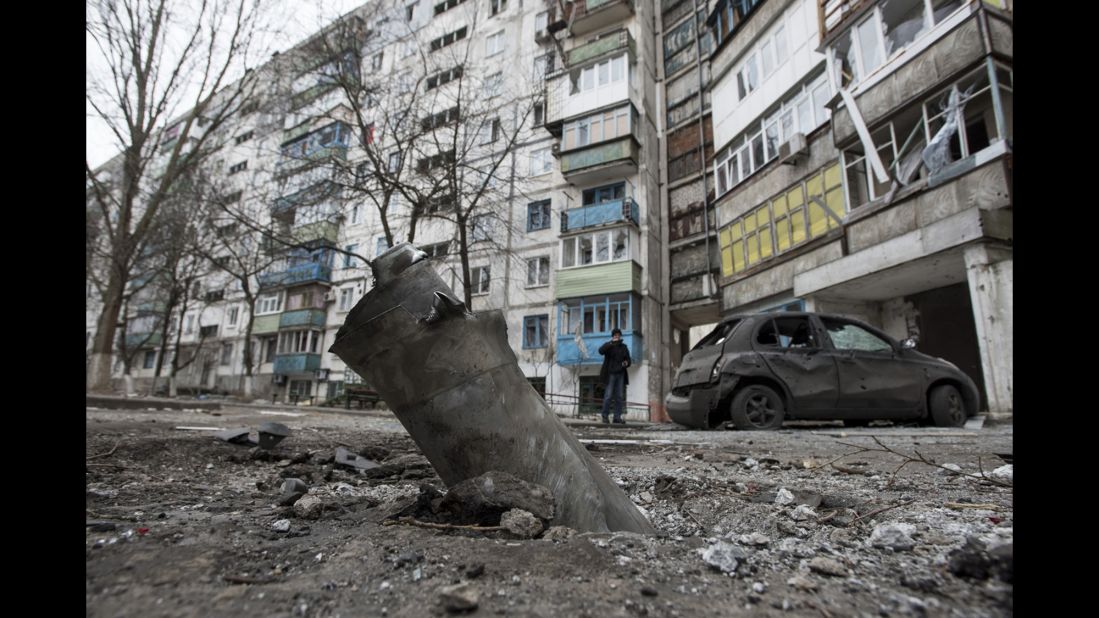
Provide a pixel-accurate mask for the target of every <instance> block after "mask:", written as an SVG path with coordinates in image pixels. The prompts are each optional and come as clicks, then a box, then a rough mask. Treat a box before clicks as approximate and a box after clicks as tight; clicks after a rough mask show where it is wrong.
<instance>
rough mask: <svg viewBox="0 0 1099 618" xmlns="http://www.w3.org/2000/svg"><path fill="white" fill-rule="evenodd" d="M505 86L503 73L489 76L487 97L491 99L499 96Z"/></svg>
mask: <svg viewBox="0 0 1099 618" xmlns="http://www.w3.org/2000/svg"><path fill="white" fill-rule="evenodd" d="M503 85H504V74H503V73H493V74H492V75H489V76H488V77H486V78H485V96H486V97H489V98H491V97H495V96H499V94H500V91H501V90H502V89H503Z"/></svg>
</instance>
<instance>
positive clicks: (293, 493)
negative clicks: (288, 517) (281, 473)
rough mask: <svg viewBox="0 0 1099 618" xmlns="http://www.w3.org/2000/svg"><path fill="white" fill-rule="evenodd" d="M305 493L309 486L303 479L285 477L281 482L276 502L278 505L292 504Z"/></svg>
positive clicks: (307, 491)
mask: <svg viewBox="0 0 1099 618" xmlns="http://www.w3.org/2000/svg"><path fill="white" fill-rule="evenodd" d="M307 493H309V486H308V485H306V484H305V481H303V480H301V479H296V478H288V479H285V480H283V482H282V489H281V494H280V495H279V500H278V504H279V506H293V504H294V503H295V502H297V501H298V500H299V499H301V497H302V496H304V495H305V494H307Z"/></svg>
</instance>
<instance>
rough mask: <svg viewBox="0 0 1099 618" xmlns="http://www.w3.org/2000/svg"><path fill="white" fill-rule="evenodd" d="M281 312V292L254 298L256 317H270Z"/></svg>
mask: <svg viewBox="0 0 1099 618" xmlns="http://www.w3.org/2000/svg"><path fill="white" fill-rule="evenodd" d="M281 311H282V292H274V293H271V294H261V295H260V296H258V297H257V298H256V315H271V314H273V313H279V312H281Z"/></svg>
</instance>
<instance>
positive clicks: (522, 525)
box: [500, 509, 543, 539]
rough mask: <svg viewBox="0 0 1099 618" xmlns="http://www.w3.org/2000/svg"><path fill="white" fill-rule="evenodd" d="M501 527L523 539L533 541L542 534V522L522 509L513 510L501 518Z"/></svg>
mask: <svg viewBox="0 0 1099 618" xmlns="http://www.w3.org/2000/svg"><path fill="white" fill-rule="evenodd" d="M500 525H501V526H503V527H505V528H507V530H508V532H510V533H512V534H514V535H515V536H517V537H519V538H521V539H533V538H535V537H536V536H538V535H539V534H541V533H542V529H543V525H542V521H541V520H539V519H538V518H537V517H535V516H534V515H533V514H531V513H529V512H527V511H524V510H522V509H511V510H510V511H508V512H506V513H504V514H503V515H501V516H500Z"/></svg>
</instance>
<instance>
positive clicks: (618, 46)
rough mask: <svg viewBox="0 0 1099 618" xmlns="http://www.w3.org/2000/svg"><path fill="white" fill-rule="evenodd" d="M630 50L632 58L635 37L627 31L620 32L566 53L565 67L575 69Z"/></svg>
mask: <svg viewBox="0 0 1099 618" xmlns="http://www.w3.org/2000/svg"><path fill="white" fill-rule="evenodd" d="M625 50H629V51H630V54H631V56H632V55H633V52H634V42H633V36H631V35H630V33H629V31H627V30H619V31H618V32H615V33H613V34H610V35H607V36H604V37H602V38H599V39H597V40H595V41H592V42H591V43H588V44H587V45H581V46H579V47H574V48H572V49H570V50H569V51H567V52H565V58H566V61H565V63H566V64H565V66H567V67H569V68H575V67H577V66H579V65H581V64H584V63H585V62H588V61H590V60H595V59H596V58H600V57H603V56H607V55H610V54H613V53H615V52H621V51H625Z"/></svg>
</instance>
